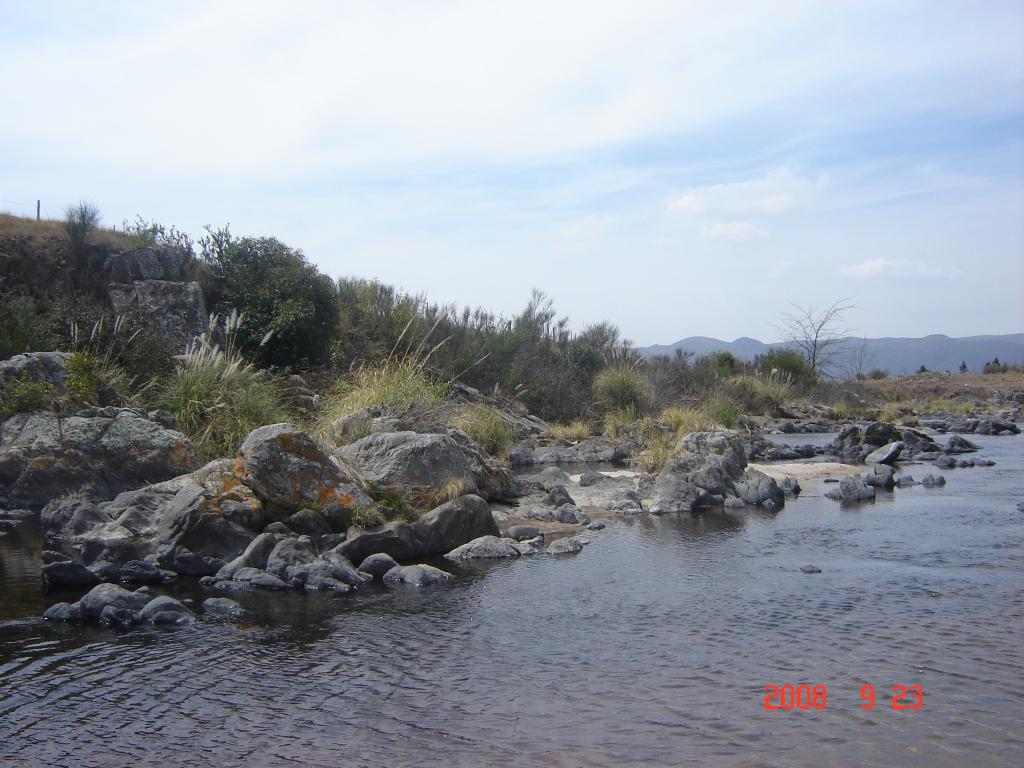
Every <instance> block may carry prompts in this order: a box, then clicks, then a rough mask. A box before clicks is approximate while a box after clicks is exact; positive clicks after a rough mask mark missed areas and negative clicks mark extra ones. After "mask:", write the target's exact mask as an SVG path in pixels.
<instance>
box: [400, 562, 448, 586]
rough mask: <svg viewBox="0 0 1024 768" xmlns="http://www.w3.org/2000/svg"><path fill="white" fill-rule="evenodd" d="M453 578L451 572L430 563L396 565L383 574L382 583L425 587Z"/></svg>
mask: <svg viewBox="0 0 1024 768" xmlns="http://www.w3.org/2000/svg"><path fill="white" fill-rule="evenodd" d="M453 578H455V577H454V576H452V574H450V573H448V572H447V571H442V570H441V569H440V568H435V567H434V566H432V565H396V566H395V567H394V568H392V569H391V570H390V571H388V572H387V573H385V574H384V583H385V584H409V585H411V586H414V587H425V586H429V585H431V584H437V583H438V582H441V581H449V580H450V579H453Z"/></svg>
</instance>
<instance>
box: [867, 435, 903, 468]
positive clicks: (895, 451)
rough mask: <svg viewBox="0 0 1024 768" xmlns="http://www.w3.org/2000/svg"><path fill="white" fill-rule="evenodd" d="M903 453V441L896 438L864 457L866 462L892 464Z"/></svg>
mask: <svg viewBox="0 0 1024 768" xmlns="http://www.w3.org/2000/svg"><path fill="white" fill-rule="evenodd" d="M901 453H903V442H902V441H901V440H896V441H894V442H891V443H886V444H885V445H883V446H882V447H881V448H876V449H875V450H873V451H872V452H871V453H869V454H868V455H867V456H865V457H864V463H865V464H892V463H894V462H895V461H896V460H897V459H899V457H900V454H901Z"/></svg>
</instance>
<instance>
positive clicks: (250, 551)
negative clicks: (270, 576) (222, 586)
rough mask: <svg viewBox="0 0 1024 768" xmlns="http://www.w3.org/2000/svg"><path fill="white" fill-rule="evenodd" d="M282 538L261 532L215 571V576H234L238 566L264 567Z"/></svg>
mask: <svg viewBox="0 0 1024 768" xmlns="http://www.w3.org/2000/svg"><path fill="white" fill-rule="evenodd" d="M283 538H284V537H282V536H281V535H279V534H276V533H261V534H260V535H259V536H257V537H256V538H255V539H253V540H252V541H250V542H249V545H248V546H247V547H246V548H245V550H244V551H243V552H242V554H240V555H239V556H238V557H236V558H235V559H234V560H232V561H231V562H230V563H228V564H227V565H225V566H224V567H223V568H221V569H220V570H219V571H218V572H217V578H219V579H231V578H234V575H235V572H236V571H238V570H239V569H240V568H246V567H250V568H257V569H259V570H263V569H265V568H266V567H267V560H268V558H269V557H270V553H271V552H273V551H274V547H276V546H277V545H278V543H279V542H281V541H282V540H283Z"/></svg>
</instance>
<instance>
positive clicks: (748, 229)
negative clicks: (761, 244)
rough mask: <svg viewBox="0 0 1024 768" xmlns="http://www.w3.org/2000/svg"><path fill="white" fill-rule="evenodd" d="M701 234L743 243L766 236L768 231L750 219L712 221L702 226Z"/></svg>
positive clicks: (711, 238) (710, 238) (709, 237)
mask: <svg viewBox="0 0 1024 768" xmlns="http://www.w3.org/2000/svg"><path fill="white" fill-rule="evenodd" d="M701 234H702V235H703V236H704V237H706V238H708V239H709V240H727V241H730V242H734V243H742V242H745V241H747V240H755V239H757V238H759V237H764V236H765V235H767V234H768V233H767V232H766V231H765V230H763V229H761V228H760V227H755V226H754V224H753V223H752V222H749V221H712V222H709V223H707V224H704V225H703V226H702V227H701Z"/></svg>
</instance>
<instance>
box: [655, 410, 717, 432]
mask: <svg viewBox="0 0 1024 768" xmlns="http://www.w3.org/2000/svg"><path fill="white" fill-rule="evenodd" d="M658 420H659V421H661V423H662V424H665V425H666V426H667V427H669V428H670V429H671V430H672V431H674V432H675V433H676V435H677V436H679V437H682V436H683V435H687V434H689V433H690V432H706V431H707V430H709V429H711V428H712V427H713V426H714V423H713V422H712V421H711V419H710V417H709V416H708V414H707V412H706V411H704V410H703V409H702V408H689V407H687V406H683V405H674V406H671V407H669V408H666V409H665V410H663V411H662V412H661V414H660V415H659V416H658Z"/></svg>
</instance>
